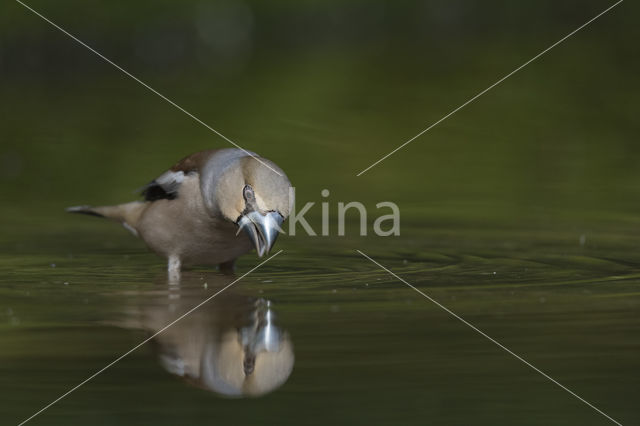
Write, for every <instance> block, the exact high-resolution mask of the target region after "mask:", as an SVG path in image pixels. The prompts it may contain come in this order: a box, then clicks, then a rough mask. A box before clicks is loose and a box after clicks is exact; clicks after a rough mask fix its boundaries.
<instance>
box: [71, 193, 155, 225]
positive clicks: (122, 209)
mask: <svg viewBox="0 0 640 426" xmlns="http://www.w3.org/2000/svg"><path fill="white" fill-rule="evenodd" d="M146 206H147V203H143V202H140V201H134V202H131V203H125V204H118V205H116V206H98V207H92V206H73V207H68V208H67V209H66V211H67V212H68V213H81V214H87V215H91V216H98V217H104V218H107V219H111V220H115V221H116V222H120V223H122V224H123V225H125V227H126V228H128V229H130V230H132V232H133V231H134V230H135V228H136V226H137V224H138V219H140V215H141V214H142V212H143V211H144V209H145V208H146Z"/></svg>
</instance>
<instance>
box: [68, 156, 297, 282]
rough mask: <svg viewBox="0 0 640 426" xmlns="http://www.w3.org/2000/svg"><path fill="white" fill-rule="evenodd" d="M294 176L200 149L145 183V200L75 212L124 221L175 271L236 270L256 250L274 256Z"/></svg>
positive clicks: (259, 160)
mask: <svg viewBox="0 0 640 426" xmlns="http://www.w3.org/2000/svg"><path fill="white" fill-rule="evenodd" d="M290 188H291V182H290V181H289V179H288V177H287V176H286V175H285V173H284V172H283V171H282V169H280V168H279V167H278V166H277V165H276V164H275V163H274V162H272V161H270V160H268V159H266V158H263V157H260V156H258V155H257V154H255V153H253V152H250V151H246V150H243V149H237V148H222V149H210V150H205V151H199V152H196V153H194V154H191V155H189V156H187V157H184V158H183V159H181V160H180V161H178V162H177V163H175V164H174V165H173V166H172V167H171V168H170V169H169V170H167V171H166V172H164V173H162V174H161V175H160V176H158V177H157V178H155V179H153V180H152V181H151V182H150V183H148V184H147V185H145V186H144V187H142V188H140V195H141V196H142V197H143V198H144V199H143V200H137V201H132V202H128V203H124V204H118V205H110V206H97V207H92V206H88V205H81V206H73V207H69V208H67V209H66V211H67V212H70V213H81V214H88V215H93V216H99V217H104V218H107V219H111V220H114V221H116V222H120V223H121V224H122V225H123V226H124V227H125V228H127V229H128V230H129V231H130V232H131V233H132V234H133V235H135V236H137V237H139V238H140V239H142V240H143V241H144V242H145V243H146V245H147V246H148V247H149V248H150V249H151V250H152V251H154V252H155V253H157V254H158V255H160V256H162V257H165V258H166V259H167V260H168V264H167V269H168V272H169V275H170V276H174V277H178V278H179V274H180V271H181V269H182V268H183V267H184V266H185V265H217V266H218V268H219V270H220V271H221V272H223V273H233V271H234V269H235V262H236V259H237V258H238V257H239V256H241V255H243V254H245V253H247V252H249V251H251V249H252V248H255V250H256V253H257V254H258V256H259V257H262V256H264V255H265V254H269V252H270V250H271V249H272V247H273V245H274V243H275V241H276V237H277V236H278V234H279V232H282V229H281V225H282V223H283V222H284V220H285V219H286V218H287V217H288V216H289V211H290V204H289V193H290Z"/></svg>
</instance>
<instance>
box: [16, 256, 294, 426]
mask: <svg viewBox="0 0 640 426" xmlns="http://www.w3.org/2000/svg"><path fill="white" fill-rule="evenodd" d="M280 253H282V250H280V251H278V252H277V253H275V254H274V255H272V256H271V257H269V258H268V259H266V260H264V261H263V262H261V263H259V264H258V265H256V266H254V267H253V268H251V269H250V270H249V271H248V272H246V273H244V274H242V276H240V277H239V278H237V279H235V280H233V281H232V282H231V283H230V284H227V285H226V286H225V287H223V288H222V289H221V290H219V291H217V292H216V293H215V294H213V295H212V296H209V297H207V298H206V299H205V300H204V301H202V302H200V303H198V304H197V305H196V306H194V307H193V308H191V309H189V310H188V311H187V312H185V313H184V314H182V315H180V316H179V317H178V318H176V319H175V320H173V321H171V322H170V323H169V324H167V325H165V326H164V327H162V328H161V329H160V330H158V331H157V332H155V333H154V334H153V335H152V336H150V337H148V338H146V339H144V340H143V341H142V342H140V343H138V344H137V345H136V346H134V347H133V348H131V349H129V350H128V351H127V352H125V353H124V354H122V355H120V356H119V357H118V358H116V359H115V360H113V361H112V362H110V363H109V364H107V365H106V366H104V367H102V368H101V369H100V370H98V371H96V372H95V373H93V374H92V375H91V376H89V377H87V378H86V379H85V380H83V381H82V382H80V383H78V384H77V385H75V386H74V387H72V388H71V389H69V390H68V391H67V392H65V393H63V394H62V395H60V396H59V397H58V398H56V399H54V400H53V401H51V402H50V403H49V404H47V405H45V406H44V407H42V408H41V409H40V410H38V411H37V412H35V413H34V414H33V415H31V416H30V417H29V418H27V419H25V420H23V421H22V422H20V423H19V424H18V426H22V425H23V424H25V423H27V422H28V421H30V420H31V419H33V418H34V417H36V416H37V415H38V414H40V413H42V412H43V411H45V410H46V409H48V408H49V407H51V406H52V405H54V404H56V403H57V402H58V401H60V400H61V399H63V398H65V397H66V396H68V395H69V394H70V393H72V392H73V391H75V390H77V389H78V388H79V387H80V386H82V385H84V384H85V383H87V382H88V381H90V380H91V379H93V378H95V377H96V376H97V375H99V374H100V373H102V372H104V371H105V370H106V369H108V368H109V367H111V366H113V365H114V364H116V363H117V362H118V361H120V360H122V359H123V358H125V357H126V356H127V355H129V354H130V353H131V352H133V351H135V350H136V349H138V348H139V347H140V346H142V345H144V344H145V343H147V342H149V341H150V340H151V339H153V338H154V337H156V336H157V335H158V334H160V333H162V332H163V331H165V330H166V329H168V328H169V327H171V326H172V325H174V324H175V323H177V322H178V321H180V320H181V319H183V318H184V317H186V316H187V315H189V314H190V313H192V312H193V311H195V310H196V309H198V308H199V307H201V306H202V305H204V304H205V303H207V302H208V301H210V300H211V299H213V298H214V297H216V296H217V295H219V294H220V293H222V292H223V291H225V290H226V289H228V288H229V287H231V286H232V285H234V284H235V283H237V282H238V281H240V280H241V279H243V278H244V277H246V276H247V275H249V274H250V273H252V272H253V271H255V270H256V269H258V268H259V267H261V266H262V265H264V264H265V263H267V262H268V261H270V260H271V259H273V258H274V257H276V256H277V255H279V254H280Z"/></svg>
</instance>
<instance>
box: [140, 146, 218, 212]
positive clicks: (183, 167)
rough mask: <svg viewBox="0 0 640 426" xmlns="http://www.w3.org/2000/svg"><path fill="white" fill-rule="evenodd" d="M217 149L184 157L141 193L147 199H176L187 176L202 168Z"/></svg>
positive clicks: (146, 186)
mask: <svg viewBox="0 0 640 426" xmlns="http://www.w3.org/2000/svg"><path fill="white" fill-rule="evenodd" d="M216 151H217V150H215V149H211V150H207V151H199V152H196V153H195V154H191V155H189V156H188V157H185V158H183V159H182V160H180V161H178V162H177V163H176V164H174V165H173V167H171V168H170V169H169V170H167V171H166V172H164V173H163V174H161V175H160V176H158V177H157V178H155V179H154V180H152V181H151V182H149V183H148V184H147V185H145V186H144V187H143V188H142V189H141V195H142V196H143V197H144V199H145V200H146V201H155V200H162V199H167V200H173V199H175V198H176V197H177V196H178V191H179V190H180V184H182V181H183V180H184V178H185V176H186V175H188V174H192V173H198V172H199V171H200V170H202V167H204V165H205V164H206V162H207V160H208V159H209V157H211V155H212V154H213V153H214V152H216Z"/></svg>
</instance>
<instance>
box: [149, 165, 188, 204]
mask: <svg viewBox="0 0 640 426" xmlns="http://www.w3.org/2000/svg"><path fill="white" fill-rule="evenodd" d="M183 180H184V172H182V171H179V172H173V171H171V170H169V171H168V172H165V173H163V174H161V175H160V176H158V177H157V178H156V179H154V180H152V181H151V182H149V184H147V185H146V186H144V187H143V188H142V191H141V192H140V193H141V195H142V196H143V197H144V199H145V201H156V200H175V199H176V198H177V197H178V191H179V189H180V185H181V184H182V181H183Z"/></svg>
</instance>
